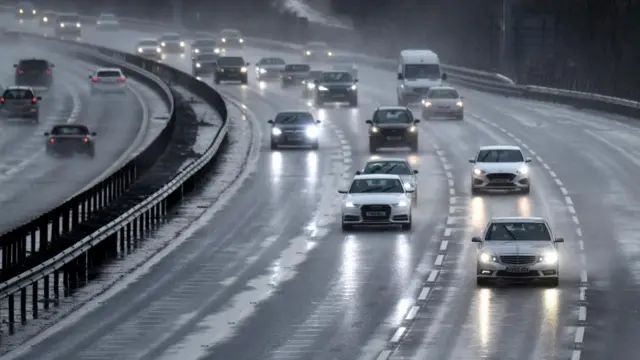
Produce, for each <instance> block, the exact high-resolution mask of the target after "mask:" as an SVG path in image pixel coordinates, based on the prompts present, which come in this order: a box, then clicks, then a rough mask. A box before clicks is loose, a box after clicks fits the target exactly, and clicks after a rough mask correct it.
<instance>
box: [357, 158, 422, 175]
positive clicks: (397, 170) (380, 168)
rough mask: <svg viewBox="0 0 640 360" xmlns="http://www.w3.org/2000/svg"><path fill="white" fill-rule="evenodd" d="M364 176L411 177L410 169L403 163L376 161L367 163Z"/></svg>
mask: <svg viewBox="0 0 640 360" xmlns="http://www.w3.org/2000/svg"><path fill="white" fill-rule="evenodd" d="M363 172H364V173H365V174H393V175H411V174H412V172H411V167H409V164H408V163H407V162H405V161H376V162H370V163H367V166H365V168H364V171H363Z"/></svg>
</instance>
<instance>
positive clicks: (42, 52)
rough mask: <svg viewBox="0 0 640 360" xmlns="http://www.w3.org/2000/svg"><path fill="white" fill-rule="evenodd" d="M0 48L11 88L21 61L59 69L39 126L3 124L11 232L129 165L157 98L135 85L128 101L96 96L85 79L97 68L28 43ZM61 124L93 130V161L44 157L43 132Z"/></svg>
mask: <svg viewBox="0 0 640 360" xmlns="http://www.w3.org/2000/svg"><path fill="white" fill-rule="evenodd" d="M3 50H4V54H5V55H3V56H2V58H0V66H1V69H2V76H3V79H2V80H3V83H4V84H7V85H10V84H13V81H14V79H13V71H14V69H13V64H14V63H17V62H18V60H19V59H20V58H22V57H34V56H35V57H41V58H45V59H48V60H49V61H51V62H52V63H54V65H56V67H55V68H54V71H53V72H54V74H53V76H54V84H53V86H52V88H51V89H50V90H49V91H47V92H42V93H38V95H40V96H42V102H41V108H40V122H39V123H38V124H34V123H29V122H28V121H24V120H20V119H3V121H1V122H0V157H1V159H0V188H1V189H2V190H1V191H0V204H2V205H1V206H2V207H3V208H4V209H8V210H9V211H5V212H4V213H3V216H2V218H1V220H0V231H8V230H9V229H11V228H12V227H15V226H17V225H19V224H21V223H23V222H25V221H28V220H30V219H31V218H33V217H35V216H37V215H39V214H41V213H42V212H44V211H46V210H48V209H51V208H53V207H55V206H56V205H57V204H59V203H60V202H62V201H64V200H66V199H68V198H70V197H71V196H73V195H74V194H75V193H76V192H78V191H80V190H81V189H82V188H83V187H85V186H86V185H88V184H89V183H91V182H92V181H94V180H95V179H97V178H100V177H102V176H105V175H107V174H106V173H105V172H107V171H113V167H114V165H116V166H117V165H118V164H119V163H121V162H122V161H123V160H127V157H128V152H129V151H130V150H135V148H134V146H136V139H139V138H140V137H139V136H138V135H139V133H141V132H143V134H142V135H144V132H146V130H147V127H148V126H147V124H146V123H147V121H146V119H143V117H145V116H147V115H148V113H149V111H148V109H147V107H148V105H147V104H144V105H143V103H142V102H147V101H149V102H151V100H148V98H151V99H154V98H156V97H157V95H155V94H154V93H152V92H150V91H149V90H146V89H144V88H142V86H141V85H139V84H136V83H135V82H134V81H131V83H130V86H131V87H132V88H134V89H135V90H136V91H135V94H134V92H131V91H130V92H128V93H127V94H126V95H125V96H118V95H115V96H106V97H93V98H91V97H89V80H88V79H87V76H88V75H89V74H90V73H91V71H93V70H94V69H95V66H93V65H91V64H88V63H85V62H81V61H78V60H73V59H69V58H67V57H64V56H62V55H60V54H57V53H51V52H48V51H47V49H42V48H40V49H38V48H35V47H33V46H29V45H26V44H23V45H19V44H15V45H13V46H7V47H5V48H3ZM153 101H155V100H153ZM156 104H157V102H156ZM165 112H166V111H165ZM143 120H144V121H143ZM60 123H81V124H86V125H88V126H89V128H90V129H91V130H92V131H96V132H97V133H98V136H97V137H96V157H95V158H94V159H89V158H84V157H82V156H78V157H74V158H72V159H56V158H51V157H50V156H47V155H46V154H45V153H44V145H45V141H46V138H45V137H44V132H46V131H49V130H50V129H51V126H52V125H54V124H60ZM142 139H143V140H144V137H142ZM137 145H140V144H137Z"/></svg>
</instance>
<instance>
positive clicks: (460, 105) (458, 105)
mask: <svg viewBox="0 0 640 360" xmlns="http://www.w3.org/2000/svg"><path fill="white" fill-rule="evenodd" d="M456 106H457V107H463V106H464V104H463V103H462V101H458V102H457V103H456Z"/></svg>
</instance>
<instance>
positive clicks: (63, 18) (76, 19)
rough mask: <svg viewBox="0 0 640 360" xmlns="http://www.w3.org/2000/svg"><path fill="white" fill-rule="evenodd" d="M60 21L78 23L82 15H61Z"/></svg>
mask: <svg viewBox="0 0 640 360" xmlns="http://www.w3.org/2000/svg"><path fill="white" fill-rule="evenodd" d="M58 21H59V22H61V23H77V22H80V17H79V16H77V15H60V16H59V17H58Z"/></svg>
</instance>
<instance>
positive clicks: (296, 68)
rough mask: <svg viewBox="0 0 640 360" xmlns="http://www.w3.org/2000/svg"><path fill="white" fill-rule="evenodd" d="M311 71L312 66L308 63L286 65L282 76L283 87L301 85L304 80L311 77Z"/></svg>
mask: <svg viewBox="0 0 640 360" xmlns="http://www.w3.org/2000/svg"><path fill="white" fill-rule="evenodd" d="M310 71H311V66H309V65H307V64H289V65H286V66H285V67H284V71H283V72H282V76H281V81H282V87H283V88H287V87H289V86H298V85H301V84H302V82H303V81H304V80H306V79H307V77H309V72H310Z"/></svg>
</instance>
